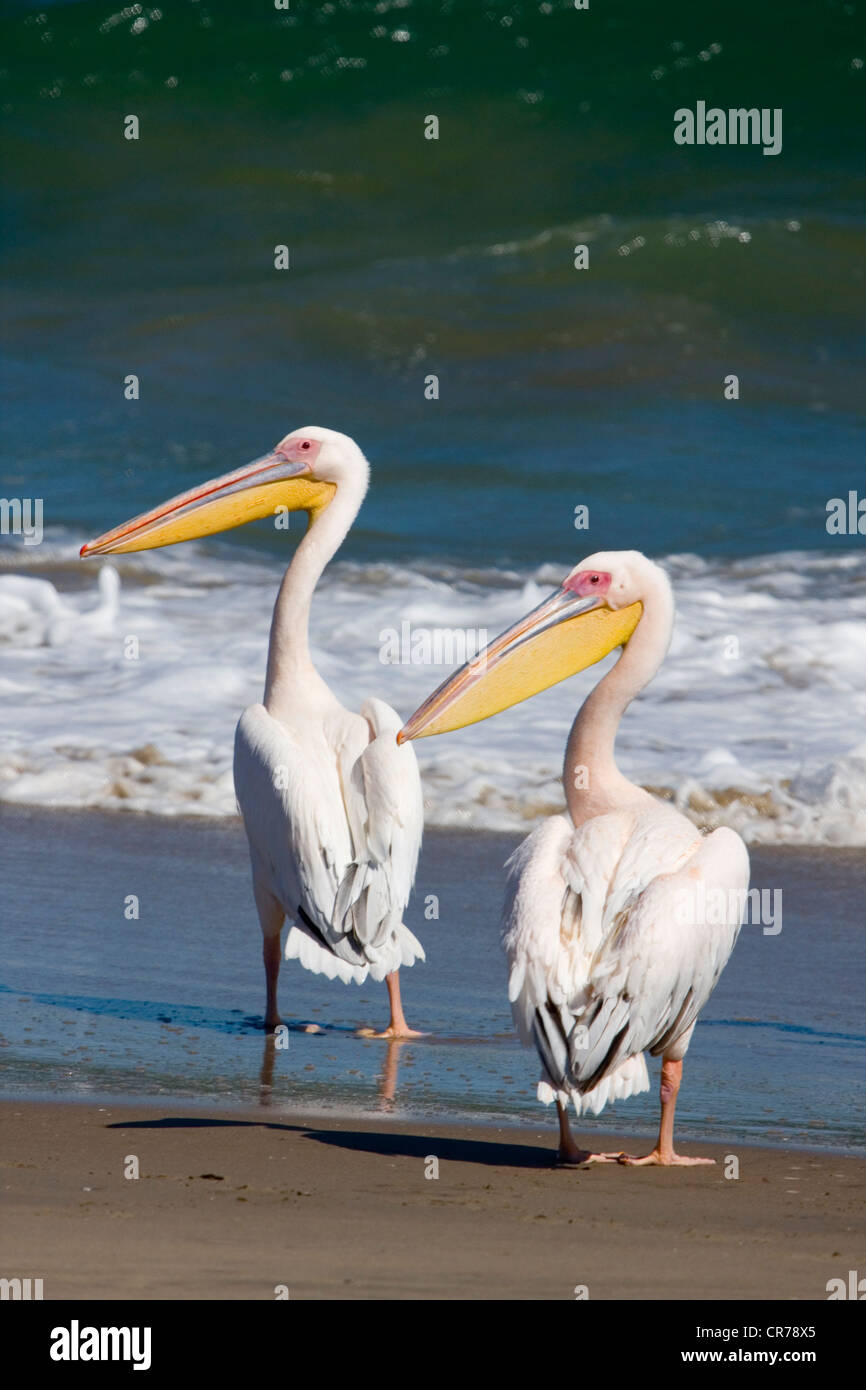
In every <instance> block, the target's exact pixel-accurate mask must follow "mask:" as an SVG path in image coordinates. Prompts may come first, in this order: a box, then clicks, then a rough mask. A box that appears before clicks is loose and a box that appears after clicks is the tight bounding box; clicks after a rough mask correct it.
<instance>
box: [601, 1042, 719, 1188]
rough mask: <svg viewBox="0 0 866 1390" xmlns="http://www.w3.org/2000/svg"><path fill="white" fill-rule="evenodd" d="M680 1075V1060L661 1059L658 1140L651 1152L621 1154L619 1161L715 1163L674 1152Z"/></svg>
mask: <svg viewBox="0 0 866 1390" xmlns="http://www.w3.org/2000/svg"><path fill="white" fill-rule="evenodd" d="M682 1076H683V1064H682V1062H681V1061H680V1062H668V1061H664V1060H662V1079H661V1086H660V1087H659V1095H660V1096H661V1103H662V1114H661V1121H660V1123H659V1137H658V1142H657V1144H656V1146H655V1148H654V1149H653V1151H652V1153H648V1154H644V1156H643V1158H634V1157H632V1155H631V1154H623V1155H622V1157H621V1158H620V1162H621V1163H629V1164H632V1165H633V1166H635V1167H642V1166H643V1165H645V1164H650V1163H657V1164H659V1165H660V1166H661V1167H663V1168H669V1167H674V1166H675V1165H678V1166H681V1167H685V1168H693V1167H695V1166H696V1165H697V1164H701V1163H715V1161H716V1160H715V1159H714V1158H683V1157H682V1155H681V1154H678V1153H675V1152H674V1112H675V1110H676V1108H677V1094H678V1092H679V1089H680V1082H681V1080H682Z"/></svg>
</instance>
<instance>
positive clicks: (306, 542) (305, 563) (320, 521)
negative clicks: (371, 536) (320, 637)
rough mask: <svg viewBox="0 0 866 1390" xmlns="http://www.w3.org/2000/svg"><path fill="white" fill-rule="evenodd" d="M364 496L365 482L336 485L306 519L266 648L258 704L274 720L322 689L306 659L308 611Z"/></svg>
mask: <svg viewBox="0 0 866 1390" xmlns="http://www.w3.org/2000/svg"><path fill="white" fill-rule="evenodd" d="M365 492H366V479H361V480H359V483H358V484H355V483H354V480H345V481H343V482H341V483H340V484H339V485H338V487H337V490H336V492H335V493H334V496H333V499H332V500H331V501H330V502H329V503H328V505H327V506H326V507H325V508H324V509H323V510H322V511H320V512H315V513H312V514H311V516H310V522H309V526H308V527H307V533H306V535H305V536H304V539H303V540H302V541H301V543H300V545H299V546H298V548H297V550H296V551H295V555H294V558H293V560H292V563H291V564H290V565H289V568H288V569H287V570H286V573H285V575H284V576H283V582H282V584H281V585H280V591H279V593H278V594H277V601H276V603H275V604H274V616H273V618H272V620H271V636H270V642H269V643H268V672H267V676H266V678H265V698H264V704H265V708H266V709H267V710H268V712H269V713H270V714H273V715H275V716H279V714H280V711H281V710H283V709H286V710H288V709H291V708H294V707H297V705H298V703H299V700H300V698H301V696H302V695H304V694H307V693H310V694H312V693H313V692H314V690H315V687H316V686H317V685H320V684H324V682H322V681H321V678H320V676H319V674H318V672H317V671H316V668H315V666H314V665H313V662H312V658H311V656H310V647H309V636H308V631H309V622H310V606H311V604H312V601H313V594H314V592H315V588H316V585H317V583H318V582H319V579H320V577H321V574H322V571H323V570H324V568H325V566H326V565H327V563H328V561H329V560H330V559H331V558H332V557H333V556H334V555H335V554H336V552H337V551H338V550H339V548H340V546H341V545H342V543H343V541H344V539H345V537H346V534H347V532H348V530H349V528H350V526H351V525H352V522H353V521H354V520H355V517H356V516H357V515H358V512H359V510H360V507H361V503H362V502H363V500H364V493H365Z"/></svg>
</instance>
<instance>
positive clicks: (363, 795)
mask: <svg viewBox="0 0 866 1390" xmlns="http://www.w3.org/2000/svg"><path fill="white" fill-rule="evenodd" d="M361 714H362V715H363V716H364V718H365V719H366V721H367V725H368V726H369V731H370V734H371V735H372V737H370V739H369V742H367V743H366V744H365V745H364V746H363V747H362V748H361V749H360V751H359V750H358V748H357V746H356V745H355V741H354V740H350V741H349V742H348V743H347V744H346V745H345V746H344V748H343V749H342V750H341V754H340V772H341V779H342V785H343V796H344V799H345V805H346V813H347V817H348V821H349V829H350V832H351V836H352V843H353V847H354V854H353V858H352V862H351V864H349V865H348V866H347V869H346V872H345V873H344V875H343V879H342V882H341V884H340V888H339V891H338V894H337V902H336V908H335V911H336V916H337V919H338V920H339V921H340V922H342V923H343V924H350V925H351V930H352V933H353V935H354V936H355V938H356V939H357V940H358V942H359V943H360V944H361V946H362V947H363V950H364V954H365V956H366V958H367V959H368V960H369V961H370V971H371V974H372V976H373V978H374V979H381V978H382V977H383V976H384V975H385V974H389V973H390V972H391V971H392V970H395V969H397V968H398V967H399V966H400V965H401V964H402V965H411V964H412V963H413V961H415V960H416V959H418V958H420V959H421V960H423V959H424V951H423V948H422V946H421V943H420V942H419V941H418V939H417V938H416V937H415V936H414V935H413V934H412V932H410V931H409V929H408V927H406V926H405V925H404V923H403V913H404V912H405V910H406V905H407V903H408V901H409V895H410V893H411V891H412V884H413V883H414V880H415V869H416V867H417V864H418V852H419V850H420V848H421V834H422V830H423V823H424V806H423V800H422V793H421V778H420V775H419V773H418V763H417V761H416V758H415V750H414V749H413V747H412V745H411V744H410V743H405V744H402V745H400V744H398V743H397V733H398V732H399V730H400V727H401V722H402V721H401V720H400V718H399V716H398V715H397V714H396V713H395V711H394V710H393V709H391V707H390V706H389V705H386V704H385V703H384V702H383V701H382V700H368V701H367V702H366V703H365V704H364V706H363V707H362V709H361Z"/></svg>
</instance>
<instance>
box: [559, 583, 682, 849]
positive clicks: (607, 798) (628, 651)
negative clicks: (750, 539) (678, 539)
mask: <svg viewBox="0 0 866 1390" xmlns="http://www.w3.org/2000/svg"><path fill="white" fill-rule="evenodd" d="M642 602H643V613H642V615H641V618H640V622H639V623H638V625H637V627H636V628H635V630H634V633H633V634H632V636H631V637H630V638H629V640H628V642H627V643H626V646H625V647H624V649H623V652H622V655H621V656H620V658H619V660H618V661H617V663H616V665H615V666H613V667H612V668H611V670H610V671H608V673H607V675H606V676H604V677H603V678H602V679H601V680H600V681H599V683H598V685H597V686H596V687H595V689H594V690H593V691H592V692H591V693H590V694H589V695H588V696H587V698H586V700H584V702H583V704H582V705H581V707H580V710H579V711H578V714H577V718H576V719H575V721H574V723H573V724H572V726H571V733H570V734H569V737H568V743H567V745H566V749H565V765H564V768H563V774H562V780H563V786H564V788H565V799H566V803H567V805H568V810H569V814H570V816H571V819H572V821H573V822H574V824H575V825H582V824H583V823H584V822H585V821H587V820H589V819H591V818H592V817H593V816H598V815H603V814H604V813H605V812H606V811H612V810H615V809H617V808H618V807H619V806H621V805H622V804H623V803H628V802H630V801H634V800H643V799H644V797H645V796H646V793H645V792H644V791H642V789H641V788H640V787H637V786H635V784H634V783H633V782H630V781H629V780H628V778H627V777H624V776H623V774H622V773H621V772H620V770H619V768H618V767H617V765H616V760H615V758H614V743H615V742H616V735H617V730H618V728H619V723H620V720H621V719H622V716H623V714H624V713H625V711H626V709H627V708H628V706H629V704H630V703H631V701H632V700H633V699H634V697H635V696H636V695H638V694H639V693H640V692H641V690H643V688H644V686H646V685H648V684H649V682H650V681H651V680H652V678H653V676H654V675H655V674H656V672H657V671H658V669H659V667H660V666H661V664H662V662H663V661H664V658H665V653H666V652H667V649H668V647H669V646H670V640H671V633H672V632H673V621H674V603H673V595H672V593H671V589H670V585H669V584H668V582H667V579H666V578H665V576H664V575H662V574H661V573H659V572H657V573H655V574H652V575H651V576H650V577H649V579H648V582H647V584H646V588H645V591H644V595H643V598H642Z"/></svg>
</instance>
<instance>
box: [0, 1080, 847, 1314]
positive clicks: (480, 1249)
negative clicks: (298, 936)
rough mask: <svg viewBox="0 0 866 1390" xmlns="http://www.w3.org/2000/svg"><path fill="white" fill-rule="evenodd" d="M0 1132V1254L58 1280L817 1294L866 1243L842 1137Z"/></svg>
mask: <svg viewBox="0 0 866 1390" xmlns="http://www.w3.org/2000/svg"><path fill="white" fill-rule="evenodd" d="M0 1132H2V1184H3V1196H4V1202H3V1208H4V1214H3V1221H2V1237H0V1257H2V1270H3V1273H4V1274H5V1275H6V1276H7V1277H12V1276H13V1275H15V1276H18V1277H27V1276H30V1277H32V1278H41V1279H43V1281H44V1296H45V1298H46V1299H66V1298H94V1299H107V1298H123V1299H273V1298H274V1297H275V1296H276V1295H275V1290H276V1288H277V1286H279V1285H285V1286H287V1289H288V1293H289V1296H290V1297H291V1298H329V1299H333V1298H351V1299H354V1298H389V1299H390V1298H400V1299H425V1298H458V1299H465V1298H480V1299H539V1298H549V1299H569V1300H570V1299H573V1298H574V1297H575V1288H576V1287H577V1286H585V1288H586V1291H587V1294H588V1297H589V1298H590V1299H672V1298H686V1299H744V1298H755V1299H779V1298H783V1299H789V1298H790V1299H818V1300H823V1299H826V1297H827V1293H826V1285H827V1281H828V1280H829V1279H831V1278H835V1277H839V1276H841V1277H843V1278H847V1272H848V1270H849V1269H856V1268H860V1267H861V1266H862V1260H863V1248H864V1241H863V1231H864V1222H863V1211H864V1195H866V1193H864V1188H866V1165H864V1162H863V1161H862V1160H860V1159H856V1158H844V1157H838V1156H834V1155H832V1154H815V1153H798V1152H794V1151H789V1152H785V1153H782V1152H780V1151H778V1150H773V1149H760V1148H750V1147H747V1146H738V1147H736V1148H734V1147H732V1148H730V1149H728V1150H725V1149H724V1148H720V1147H718V1146H715V1147H714V1146H712V1145H701V1146H700V1151H701V1152H704V1153H707V1154H711V1155H713V1156H715V1157H716V1159H717V1163H716V1166H715V1167H713V1168H704V1169H678V1170H660V1169H640V1170H636V1169H632V1170H629V1169H625V1168H622V1167H620V1166H617V1165H610V1166H604V1167H595V1168H592V1169H589V1170H584V1171H578V1172H575V1171H570V1172H569V1171H560V1170H557V1169H555V1168H554V1167H552V1158H553V1152H552V1147H551V1146H552V1138H553V1136H552V1134H551V1132H550V1131H549V1130H547V1131H544V1132H543V1131H541V1130H533V1129H526V1130H518V1129H496V1128H493V1127H489V1128H484V1127H468V1126H467V1127H458V1126H449V1125H437V1124H430V1125H427V1124H418V1123H416V1124H411V1123H409V1124H407V1123H393V1122H388V1121H387V1120H384V1119H383V1120H380V1121H367V1120H354V1119H353V1120H348V1121H341V1120H339V1119H338V1118H335V1117H333V1116H329V1117H327V1118H326V1119H322V1118H318V1117H317V1118H315V1119H309V1120H308V1121H306V1122H305V1120H304V1118H303V1117H302V1116H300V1115H298V1116H295V1115H291V1116H287V1115H286V1114H285V1113H281V1115H280V1116H279V1117H277V1116H276V1115H274V1116H272V1117H269V1118H264V1117H263V1116H262V1113H261V1111H259V1112H257V1113H256V1112H247V1113H242V1112H232V1113H230V1114H227V1113H226V1111H225V1110H222V1111H220V1112H218V1113H208V1112H207V1111H205V1110H197V1109H195V1108H192V1107H184V1106H183V1105H182V1104H181V1105H177V1104H174V1105H166V1106H164V1107H153V1108H146V1107H143V1106H136V1107H127V1106H125V1107H111V1108H107V1109H97V1108H96V1107H93V1106H89V1105H75V1104H66V1105H64V1104H26V1103H23V1102H4V1103H3V1104H2V1105H0ZM683 1148H684V1150H685V1152H697V1151H698V1146H696V1145H687V1144H686V1145H683ZM726 1152H728V1153H735V1154H736V1157H737V1158H738V1160H739V1177H738V1178H736V1179H734V1178H726V1177H725V1170H726V1166H727V1167H728V1168H729V1169H730V1167H731V1165H730V1163H728V1164H727V1165H726V1164H725V1161H724V1158H725V1153H726ZM132 1156H134V1157H135V1158H136V1159H137V1160H138V1166H139V1172H140V1176H139V1177H138V1178H137V1179H135V1178H128V1177H125V1176H124V1169H125V1168H126V1169H128V1170H131V1168H132V1163H131V1158H132ZM431 1158H435V1159H437V1160H438V1178H427V1177H425V1170H426V1171H430V1170H432V1168H433V1164H432V1163H431V1162H430V1159H431ZM858 1262H859V1263H858Z"/></svg>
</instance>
